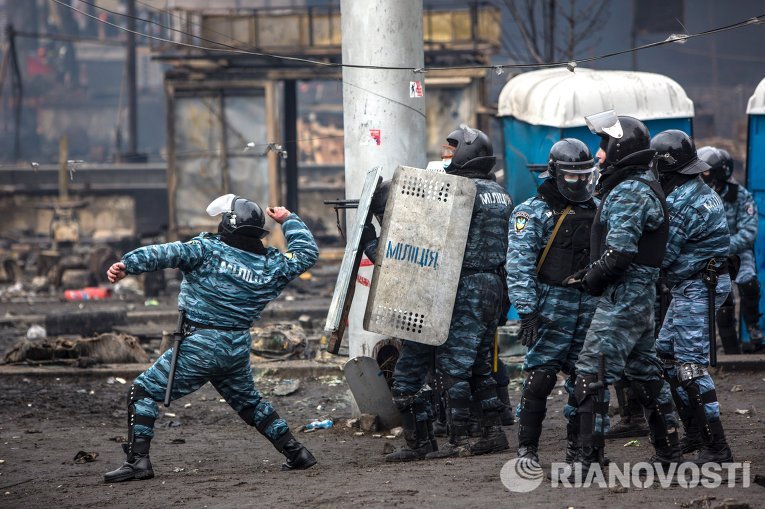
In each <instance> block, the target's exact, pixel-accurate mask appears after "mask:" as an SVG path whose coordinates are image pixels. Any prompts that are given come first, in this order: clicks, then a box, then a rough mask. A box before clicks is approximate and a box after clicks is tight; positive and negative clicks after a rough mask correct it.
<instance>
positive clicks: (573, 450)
mask: <svg viewBox="0 0 765 509" xmlns="http://www.w3.org/2000/svg"><path fill="white" fill-rule="evenodd" d="M578 454H579V423H576V424H571V423H569V424H567V425H566V463H568V464H569V465H571V464H573V463H574V462H575V461H576V458H577V455H578Z"/></svg>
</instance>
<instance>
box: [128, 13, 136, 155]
mask: <svg viewBox="0 0 765 509" xmlns="http://www.w3.org/2000/svg"><path fill="white" fill-rule="evenodd" d="M127 15H128V18H127V27H128V30H131V32H128V34H127V55H126V65H127V71H126V75H127V76H126V77H127V89H128V149H127V155H128V157H129V158H133V157H135V155H136V154H137V153H138V92H137V90H136V89H137V85H136V82H137V77H136V66H135V64H136V62H135V59H136V56H135V44H136V40H135V34H134V33H133V32H135V31H136V23H135V17H136V10H135V0H127Z"/></svg>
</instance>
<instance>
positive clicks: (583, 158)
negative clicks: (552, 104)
mask: <svg viewBox="0 0 765 509" xmlns="http://www.w3.org/2000/svg"><path fill="white" fill-rule="evenodd" d="M599 173H600V172H599V171H598V166H597V165H596V164H595V159H594V158H593V157H592V153H591V152H590V149H589V148H587V145H585V144H584V142H582V141H580V140H577V139H576V138H563V139H562V140H560V141H557V142H555V144H554V145H553V146H552V148H551V149H550V156H549V158H548V160H547V171H546V172H544V173H542V174H541V175H540V178H547V177H553V178H555V183H556V185H557V186H558V190H559V191H560V193H561V194H562V195H563V197H564V198H566V199H567V200H569V201H573V202H583V201H587V200H589V199H590V198H592V193H593V191H594V190H595V184H597V183H598V176H599Z"/></svg>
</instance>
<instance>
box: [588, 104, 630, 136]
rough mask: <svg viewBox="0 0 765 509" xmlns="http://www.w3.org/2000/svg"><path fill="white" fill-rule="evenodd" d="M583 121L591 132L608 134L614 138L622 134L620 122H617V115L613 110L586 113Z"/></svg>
mask: <svg viewBox="0 0 765 509" xmlns="http://www.w3.org/2000/svg"><path fill="white" fill-rule="evenodd" d="M584 121H585V123H586V124H587V127H589V128H590V132H592V134H599V135H608V136H610V137H611V138H616V139H619V138H621V137H622V136H623V135H624V132H623V131H622V124H621V123H620V122H619V117H618V116H617V115H616V112H615V111H614V110H607V111H602V112H600V113H595V114H593V115H588V116H586V117H584Z"/></svg>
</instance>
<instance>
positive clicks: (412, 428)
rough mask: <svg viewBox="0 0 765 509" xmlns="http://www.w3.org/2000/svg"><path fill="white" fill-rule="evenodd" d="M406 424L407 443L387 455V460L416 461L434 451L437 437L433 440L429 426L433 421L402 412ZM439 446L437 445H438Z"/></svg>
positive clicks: (412, 413) (405, 435)
mask: <svg viewBox="0 0 765 509" xmlns="http://www.w3.org/2000/svg"><path fill="white" fill-rule="evenodd" d="M401 418H402V420H403V423H402V424H403V426H404V440H405V441H406V445H405V446H403V447H401V448H399V449H396V450H395V451H393V452H392V453H390V454H387V455H386V456H385V461H389V462H399V461H415V460H421V459H423V458H425V455H426V454H428V453H429V452H433V451H434V450H436V449H434V446H433V443H434V442H435V438H433V440H432V441H431V438H430V432H429V428H430V427H432V425H431V424H430V423H431V421H416V420H415V413H414V412H413V411H412V412H404V413H402V414H401ZM436 447H437V445H436Z"/></svg>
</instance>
